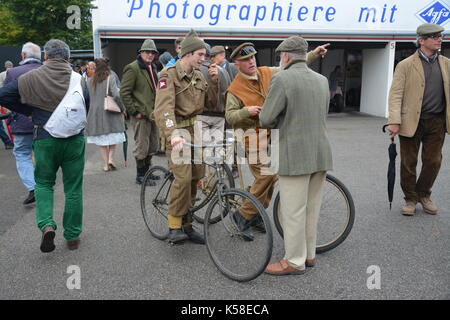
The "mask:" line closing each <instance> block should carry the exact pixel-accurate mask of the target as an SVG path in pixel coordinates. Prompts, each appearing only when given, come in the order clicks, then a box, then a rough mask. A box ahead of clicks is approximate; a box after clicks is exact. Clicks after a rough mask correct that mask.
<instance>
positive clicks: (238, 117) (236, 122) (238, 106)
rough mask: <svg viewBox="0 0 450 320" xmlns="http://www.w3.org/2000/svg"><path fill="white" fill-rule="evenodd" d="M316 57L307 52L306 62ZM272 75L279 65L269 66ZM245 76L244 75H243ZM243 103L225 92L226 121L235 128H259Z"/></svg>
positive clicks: (256, 121)
mask: <svg viewBox="0 0 450 320" xmlns="http://www.w3.org/2000/svg"><path fill="white" fill-rule="evenodd" d="M316 58H317V57H316V56H315V55H314V53H312V52H309V53H308V56H307V59H306V63H307V64H308V65H309V64H311V63H312V62H313V61H314V60H315V59H316ZM270 70H271V71H272V76H273V75H275V74H276V73H278V72H279V71H280V70H281V69H280V68H279V67H271V68H270ZM244 76H245V75H244ZM244 107H245V105H244V103H243V102H242V100H241V99H239V98H238V97H236V96H235V95H233V94H232V93H230V92H228V93H227V100H226V111H225V118H226V120H227V122H228V123H229V124H230V125H232V126H233V128H234V129H237V128H244V129H249V128H259V127H260V123H259V120H258V119H257V118H256V117H252V116H251V115H250V113H249V112H248V109H247V108H244Z"/></svg>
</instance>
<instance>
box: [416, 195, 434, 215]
mask: <svg viewBox="0 0 450 320" xmlns="http://www.w3.org/2000/svg"><path fill="white" fill-rule="evenodd" d="M419 202H420V203H421V204H422V208H423V211H425V212H426V213H428V214H432V215H435V214H436V213H437V212H438V210H439V209H438V207H437V206H436V205H435V204H434V203H433V201H431V199H430V198H429V197H426V198H420V199H419Z"/></svg>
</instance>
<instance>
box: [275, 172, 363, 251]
mask: <svg viewBox="0 0 450 320" xmlns="http://www.w3.org/2000/svg"><path fill="white" fill-rule="evenodd" d="M279 212H280V193H278V194H277V196H276V198H275V202H274V205H273V219H274V223H275V227H276V228H277V230H278V232H279V233H280V235H281V237H283V229H282V227H281V224H280V220H279ZM354 221H355V205H354V203H353V198H352V196H351V194H350V192H349V191H348V189H347V188H346V187H345V185H344V184H343V183H342V182H341V181H339V180H338V179H337V178H335V177H333V176H332V175H329V174H327V178H326V182H325V189H324V192H323V199H322V206H321V207H320V214H319V221H318V224H317V245H316V253H324V252H326V251H329V250H331V249H334V248H336V247H337V246H338V245H340V244H341V243H342V242H343V241H344V240H345V239H346V238H347V236H348V235H349V233H350V231H351V230H352V227H353V223H354Z"/></svg>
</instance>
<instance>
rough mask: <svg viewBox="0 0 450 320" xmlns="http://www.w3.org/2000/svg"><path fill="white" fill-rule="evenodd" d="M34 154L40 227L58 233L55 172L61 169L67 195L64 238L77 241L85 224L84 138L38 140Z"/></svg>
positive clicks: (37, 211) (34, 143)
mask: <svg viewBox="0 0 450 320" xmlns="http://www.w3.org/2000/svg"><path fill="white" fill-rule="evenodd" d="M33 152H34V157H35V161H36V167H35V171H34V178H35V180H36V186H35V189H34V193H35V197H36V221H37V225H38V228H39V229H41V230H43V229H44V228H45V227H47V226H52V227H53V228H54V229H55V230H56V223H55V220H53V187H54V185H55V180H56V173H57V171H58V169H59V168H60V167H61V169H62V179H63V184H64V195H65V206H64V216H63V228H64V238H65V239H66V240H67V241H74V240H76V239H78V236H79V235H80V233H81V226H82V221H83V171H84V152H85V141H84V137H82V136H74V137H70V138H67V139H56V138H48V139H40V140H35V141H34V142H33Z"/></svg>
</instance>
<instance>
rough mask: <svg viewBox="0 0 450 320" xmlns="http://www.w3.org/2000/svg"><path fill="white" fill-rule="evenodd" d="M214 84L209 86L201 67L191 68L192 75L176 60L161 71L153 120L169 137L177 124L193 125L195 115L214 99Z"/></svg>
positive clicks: (182, 125)
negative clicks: (172, 64)
mask: <svg viewBox="0 0 450 320" xmlns="http://www.w3.org/2000/svg"><path fill="white" fill-rule="evenodd" d="M217 91H218V89H217V84H216V83H212V82H211V84H210V85H209V86H208V83H207V82H206V80H205V78H204V77H203V75H202V73H201V72H200V70H197V69H194V71H193V75H192V78H189V76H188V75H187V74H186V72H185V71H184V70H183V68H182V67H181V61H180V60H178V61H177V63H176V64H175V65H174V66H171V67H169V68H166V69H163V70H162V71H161V73H160V79H159V83H158V90H157V92H156V101H155V114H154V115H155V121H156V125H157V126H158V127H159V129H160V130H161V132H162V133H163V134H164V136H165V137H166V138H167V139H169V138H170V137H171V135H172V133H173V131H174V130H175V129H177V128H183V127H188V126H192V125H193V124H194V120H195V116H196V115H199V114H201V113H202V112H203V110H204V108H206V109H210V108H213V107H215V106H216V103H217Z"/></svg>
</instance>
